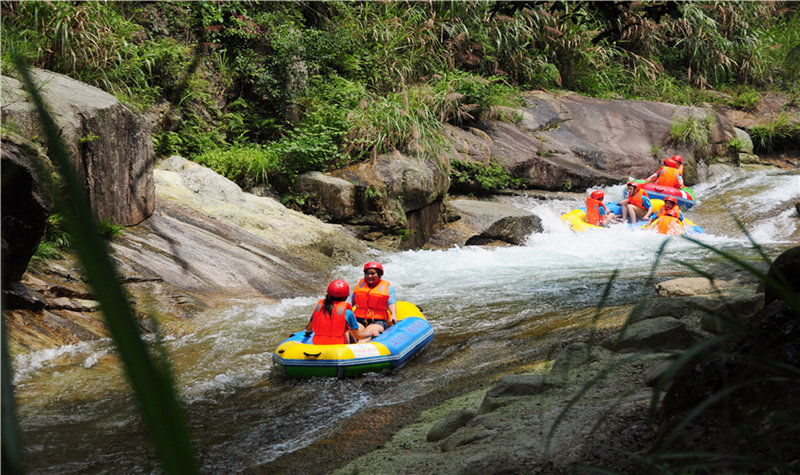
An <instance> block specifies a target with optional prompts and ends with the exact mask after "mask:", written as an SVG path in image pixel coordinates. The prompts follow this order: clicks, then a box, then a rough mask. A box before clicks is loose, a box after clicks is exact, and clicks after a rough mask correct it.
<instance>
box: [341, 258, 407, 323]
mask: <svg viewBox="0 0 800 475" xmlns="http://www.w3.org/2000/svg"><path fill="white" fill-rule="evenodd" d="M381 277H383V266H382V265H381V263H380V262H374V261H373V262H367V263H366V264H364V278H363V279H361V280H359V281H358V284H356V287H355V289H353V295H352V296H351V298H350V301H351V303H352V304H353V305H354V306H355V307H356V310H355V314H356V320H357V321H358V323H361V324H363V325H364V326H365V327H366V329H367V331H369V332H373V331H379V332H381V333H382V332H383V331H384V330H386V329H387V328H389V327H390V326H391V325H394V324H395V323H397V297H396V293H395V290H394V287H393V286H392V284H390V283H389V281H387V280H382V279H381Z"/></svg>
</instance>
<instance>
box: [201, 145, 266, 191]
mask: <svg viewBox="0 0 800 475" xmlns="http://www.w3.org/2000/svg"><path fill="white" fill-rule="evenodd" d="M194 161H196V162H197V163H199V164H201V165H204V166H206V167H208V168H210V169H212V170H214V171H215V172H217V173H219V174H220V175H222V176H224V177H226V178H228V179H230V180H232V181H234V182H236V183H238V184H239V185H242V186H244V187H247V186H248V185H255V184H259V183H268V177H269V176H270V175H272V174H274V173H276V172H277V171H278V170H280V162H279V160H278V156H277V155H276V153H275V151H274V150H273V149H270V148H267V147H263V146H260V145H242V146H233V147H231V148H229V149H226V150H222V149H214V150H210V151H208V152H205V153H203V154H201V155H198V156H196V157H195V158H194Z"/></svg>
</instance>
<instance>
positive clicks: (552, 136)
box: [451, 91, 736, 190]
mask: <svg viewBox="0 0 800 475" xmlns="http://www.w3.org/2000/svg"><path fill="white" fill-rule="evenodd" d="M526 102H527V105H526V106H525V107H524V108H523V109H521V111H520V112H521V113H522V120H521V121H520V122H519V123H517V124H509V123H507V122H500V121H481V122H478V123H477V124H475V126H476V127H477V128H479V129H480V130H481V131H482V132H484V133H485V135H486V138H485V139H481V138H480V134H476V133H471V134H470V135H471V136H470V135H466V134H451V135H455V136H456V137H457V138H458V139H459V140H458V142H457V144H458V147H457V150H459V151H460V153H462V154H463V155H460V157H461V159H472V160H479V161H481V162H484V163H485V162H486V161H487V160H488V159H493V160H495V161H496V162H498V163H500V164H501V165H502V166H503V167H505V168H506V169H507V170H508V171H509V172H510V173H511V175H512V176H513V177H516V178H521V179H523V180H524V182H525V184H526V186H527V187H528V188H538V189H546V190H574V189H578V190H581V189H586V188H589V187H592V186H598V185H601V184H609V183H618V182H621V181H624V180H626V179H627V178H628V177H637V178H644V177H647V176H649V175H650V174H652V173H653V172H654V171H655V170H657V169H658V167H659V166H660V165H661V164H662V161H663V160H664V159H665V158H667V157H670V156H672V155H673V154H676V153H677V154H680V155H682V156H683V157H684V164H685V165H686V171H685V174H684V175H685V176H684V178H685V180H686V182H687V184H693V183H694V182H695V181H696V180H697V171H696V168H697V163H698V161H699V160H700V159H701V158H703V157H708V156H718V155H719V156H722V155H726V154H727V153H728V150H727V149H728V142H729V141H730V139H731V138H733V137H735V136H736V133H735V131H734V130H733V127H732V126H731V124H730V123H729V122H728V121H727V120H726V119H725V118H724V117H723V116H721V115H719V114H717V113H715V112H714V111H712V110H710V109H705V108H696V107H685V106H676V105H672V104H666V103H661V102H647V101H628V100H625V101H620V100H602V99H595V98H591V97H586V96H581V95H579V94H572V93H568V94H558V95H556V94H552V93H548V92H543V91H535V92H531V93H529V94H528V95H527V96H526ZM689 117H695V118H697V119H698V120H701V121H702V120H703V119H705V118H706V117H709V118H710V121H709V137H710V138H709V142H710V143H709V146H708V148H707V149H697V148H695V147H694V146H690V145H687V144H678V143H675V142H674V141H673V140H672V139H671V135H670V133H671V127H672V125H673V124H674V123H677V122H678V121H683V120H686V119H687V118H689ZM467 145H468V146H467ZM459 147H460V148H459Z"/></svg>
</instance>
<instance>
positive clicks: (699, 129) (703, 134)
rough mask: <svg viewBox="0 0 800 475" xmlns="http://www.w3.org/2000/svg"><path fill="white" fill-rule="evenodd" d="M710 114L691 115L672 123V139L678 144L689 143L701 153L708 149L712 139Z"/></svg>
mask: <svg viewBox="0 0 800 475" xmlns="http://www.w3.org/2000/svg"><path fill="white" fill-rule="evenodd" d="M712 120H713V119H712V118H711V117H710V116H705V117H702V118H701V117H696V116H694V115H690V116H689V117H687V118H685V119H683V120H676V121H675V122H673V123H672V124H671V125H670V139H671V140H672V141H673V142H675V143H678V144H685V145H689V146H691V147H693V148H695V149H696V150H699V151H700V152H701V153H706V152H707V151H708V146H709V144H710V140H711V130H710V129H709V125H710V124H711V121H712Z"/></svg>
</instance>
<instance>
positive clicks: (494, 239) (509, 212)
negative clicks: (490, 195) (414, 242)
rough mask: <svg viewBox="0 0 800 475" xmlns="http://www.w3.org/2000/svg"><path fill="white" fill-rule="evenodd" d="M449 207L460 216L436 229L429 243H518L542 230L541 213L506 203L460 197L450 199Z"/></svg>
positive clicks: (437, 246)
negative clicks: (536, 213)
mask: <svg viewBox="0 0 800 475" xmlns="http://www.w3.org/2000/svg"><path fill="white" fill-rule="evenodd" d="M447 207H448V209H449V211H450V212H452V213H454V214H455V215H456V216H457V217H458V218H459V219H457V220H455V221H453V222H449V223H447V224H446V225H445V226H444V227H443V228H441V229H439V230H438V231H436V232H435V233H434V234H433V235H432V236H431V238H430V239H429V240H428V242H427V244H426V247H429V248H432V249H445V248H448V247H452V246H456V245H457V246H470V245H485V244H493V243H498V242H499V243H503V244H512V245H519V244H523V243H524V242H525V239H526V238H527V236H528V235H530V234H531V233H535V232H542V220H541V219H540V218H539V217H538V216H536V215H534V214H532V213H530V212H529V211H525V210H523V209H521V208H517V207H515V206H511V205H507V204H504V203H497V202H492V201H478V200H469V199H457V200H452V201H450V202H448V203H447ZM451 219H452V218H451Z"/></svg>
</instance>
